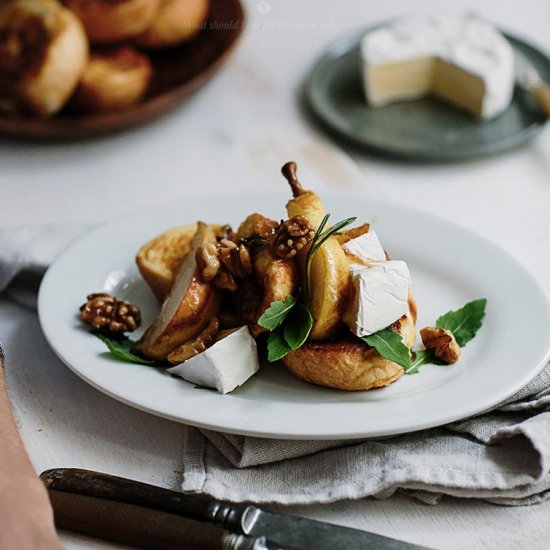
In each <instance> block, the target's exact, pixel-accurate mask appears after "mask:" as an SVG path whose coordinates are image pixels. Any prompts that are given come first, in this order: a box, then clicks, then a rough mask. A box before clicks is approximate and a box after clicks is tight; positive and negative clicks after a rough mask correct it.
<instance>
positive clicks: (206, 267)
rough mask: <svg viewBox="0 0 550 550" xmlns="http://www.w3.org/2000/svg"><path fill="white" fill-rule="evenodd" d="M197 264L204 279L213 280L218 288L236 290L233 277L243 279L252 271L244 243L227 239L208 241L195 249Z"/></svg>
mask: <svg viewBox="0 0 550 550" xmlns="http://www.w3.org/2000/svg"><path fill="white" fill-rule="evenodd" d="M195 258H196V260H197V265H198V266H199V268H200V270H201V275H202V278H203V279H204V280H205V281H213V283H214V285H215V286H217V287H218V288H221V289H225V290H231V291H233V290H236V289H237V283H236V281H235V279H244V278H245V277H247V276H248V275H250V274H251V273H252V260H251V259H250V252H249V250H248V248H247V247H246V246H245V245H244V244H236V243H234V242H233V241H231V240H229V239H222V240H221V241H220V242H218V243H208V244H205V245H203V246H201V247H199V248H198V249H197V252H196V254H195Z"/></svg>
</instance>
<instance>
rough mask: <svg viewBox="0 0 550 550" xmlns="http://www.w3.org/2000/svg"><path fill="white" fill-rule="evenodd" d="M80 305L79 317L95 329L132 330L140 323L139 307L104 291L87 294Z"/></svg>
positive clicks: (108, 331) (113, 332) (111, 330)
mask: <svg viewBox="0 0 550 550" xmlns="http://www.w3.org/2000/svg"><path fill="white" fill-rule="evenodd" d="M87 299H88V301H87V302H86V303H85V304H83V305H82V306H80V318H81V319H82V320H83V321H84V322H85V323H87V324H89V325H91V327H92V328H93V329H95V330H101V331H102V332H107V333H111V334H116V333H124V332H132V331H134V330H136V328H138V327H139V325H140V323H141V313H140V311H139V308H138V307H137V306H135V305H134V304H131V303H130V302H128V301H127V300H117V299H116V298H115V297H114V296H111V295H110V294H106V293H104V292H100V293H94V294H89V295H88V296H87Z"/></svg>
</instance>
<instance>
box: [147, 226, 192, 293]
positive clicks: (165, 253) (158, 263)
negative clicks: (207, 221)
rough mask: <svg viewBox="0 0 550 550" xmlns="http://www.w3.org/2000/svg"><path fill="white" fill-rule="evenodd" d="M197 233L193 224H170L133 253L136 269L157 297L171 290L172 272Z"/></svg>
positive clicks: (173, 272)
mask: <svg viewBox="0 0 550 550" xmlns="http://www.w3.org/2000/svg"><path fill="white" fill-rule="evenodd" d="M196 232H197V224H196V223H194V224H191V225H182V226H179V227H172V228H171V229H168V231H165V232H164V233H162V234H161V235H159V236H158V237H155V238H154V239H153V240H151V241H149V242H148V243H147V244H144V245H143V246H142V247H141V248H140V249H139V251H138V253H137V256H136V263H137V266H138V269H139V272H140V273H141V275H142V277H143V278H144V279H145V281H146V282H147V284H148V285H149V286H150V287H151V290H152V291H153V292H154V293H155V296H156V297H157V298H158V299H159V300H161V301H162V300H164V298H166V296H167V295H168V293H169V292H170V288H171V287H172V282H173V281H174V274H175V273H176V271H177V269H178V267H179V266H180V264H181V262H182V260H183V258H185V256H187V254H188V253H189V249H190V248H191V241H192V240H193V237H194V235H195V233H196Z"/></svg>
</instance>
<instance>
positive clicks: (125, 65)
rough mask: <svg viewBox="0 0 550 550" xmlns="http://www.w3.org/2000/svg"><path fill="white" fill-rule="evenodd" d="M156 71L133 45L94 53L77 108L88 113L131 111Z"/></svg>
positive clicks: (80, 87) (83, 78) (76, 100)
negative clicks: (130, 108)
mask: <svg viewBox="0 0 550 550" xmlns="http://www.w3.org/2000/svg"><path fill="white" fill-rule="evenodd" d="M152 72H153V69H152V67H151V63H150V61H149V59H148V58H147V57H146V56H144V55H142V54H140V53H139V52H137V51H136V50H135V49H134V48H132V47H130V46H122V47H119V48H117V49H114V50H108V51H101V52H92V54H91V56H90V63H89V64H88V67H87V68H86V71H85V72H84V76H83V77H82V80H81V82H80V84H79V86H78V88H77V91H76V94H75V96H74V106H75V107H76V108H78V109H79V110H82V111H87V112H104V111H116V110H121V109H128V108H129V107H132V106H133V105H135V104H136V103H139V101H141V99H142V98H143V96H144V95H145V92H146V91H147V88H148V86H149V82H150V80H151V75H152Z"/></svg>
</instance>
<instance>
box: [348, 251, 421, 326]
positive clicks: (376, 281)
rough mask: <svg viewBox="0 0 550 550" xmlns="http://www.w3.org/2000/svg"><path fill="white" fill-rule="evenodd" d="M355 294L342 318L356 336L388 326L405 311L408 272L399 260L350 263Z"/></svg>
mask: <svg viewBox="0 0 550 550" xmlns="http://www.w3.org/2000/svg"><path fill="white" fill-rule="evenodd" d="M350 271H351V276H352V280H353V288H354V295H353V300H352V301H351V305H350V307H348V310H347V311H346V313H345V315H344V322H345V323H346V324H347V325H348V326H349V328H350V329H351V330H352V332H353V333H354V334H355V335H356V336H359V337H362V336H369V335H371V334H374V333H375V332H378V331H379V330H382V329H384V328H386V327H389V326H390V325H392V324H393V323H395V321H397V320H398V319H400V318H401V317H403V315H405V313H407V311H408V296H409V287H410V284H411V275H410V273H409V268H408V267H407V264H406V263H405V262H403V261H401V260H391V261H388V262H379V263H376V264H373V266H372V267H367V266H362V265H354V264H352V265H351V266H350Z"/></svg>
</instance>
